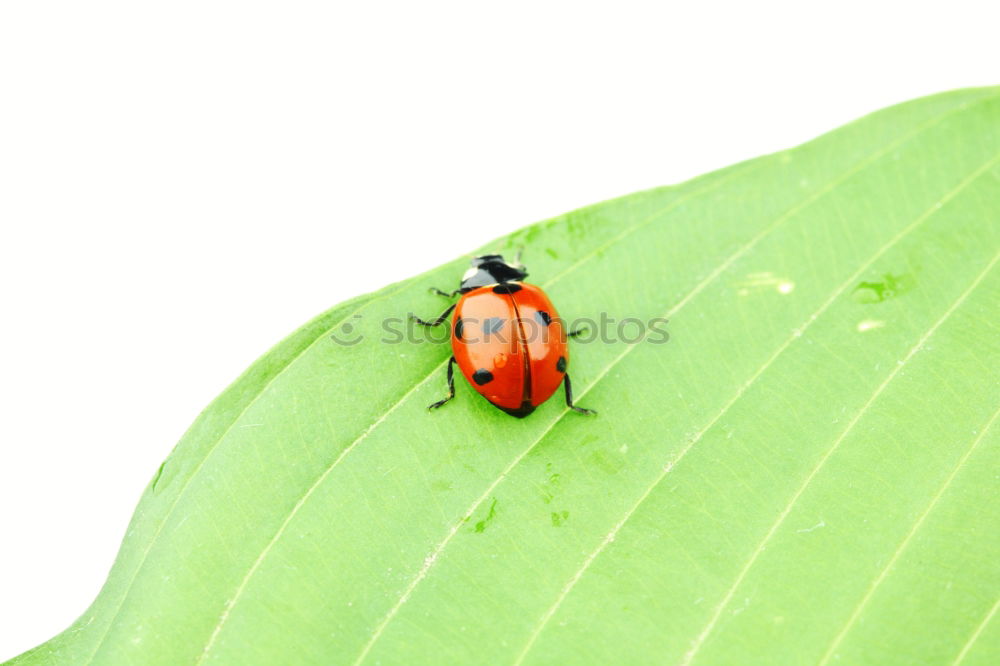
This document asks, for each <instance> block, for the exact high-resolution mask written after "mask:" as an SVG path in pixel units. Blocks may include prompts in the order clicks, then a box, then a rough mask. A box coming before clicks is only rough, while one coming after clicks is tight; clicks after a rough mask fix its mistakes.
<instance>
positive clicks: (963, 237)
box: [12, 89, 1000, 666]
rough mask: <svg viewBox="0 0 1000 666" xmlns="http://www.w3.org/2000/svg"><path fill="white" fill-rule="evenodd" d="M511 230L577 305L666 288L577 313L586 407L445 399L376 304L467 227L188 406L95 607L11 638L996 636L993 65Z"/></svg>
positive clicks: (897, 645) (89, 644) (799, 647)
mask: <svg viewBox="0 0 1000 666" xmlns="http://www.w3.org/2000/svg"><path fill="white" fill-rule="evenodd" d="M522 245H523V246H524V247H525V255H524V259H525V262H526V263H527V264H528V266H529V269H530V271H531V279H532V280H533V281H534V282H535V283H536V284H540V285H541V286H543V287H544V288H545V289H546V290H547V291H548V292H549V294H550V296H551V297H552V299H553V301H554V302H555V303H557V304H558V306H559V308H560V314H561V315H562V316H563V317H565V318H567V319H570V320H572V319H576V318H580V317H589V318H594V319H598V318H599V317H600V316H601V313H606V314H607V316H609V317H613V318H614V319H615V320H617V321H621V320H622V319H624V318H627V317H634V318H637V319H639V320H641V321H643V322H645V321H648V320H650V319H651V318H655V317H664V318H667V319H669V320H670V323H669V326H668V330H669V333H670V340H669V342H668V343H667V344H653V341H652V338H651V337H650V339H647V340H645V341H643V342H639V343H636V344H627V343H625V342H622V341H612V342H607V343H603V342H600V341H598V342H592V343H590V344H584V343H571V344H572V345H573V363H572V364H571V368H570V370H571V373H572V376H573V380H574V385H575V388H576V394H577V402H578V403H579V404H582V405H584V406H587V407H592V408H595V409H597V410H598V411H599V412H600V414H599V416H596V417H586V416H580V415H578V414H575V413H571V412H568V410H567V409H566V408H565V406H564V405H563V403H562V401H561V400H559V399H558V397H557V399H553V400H550V401H549V402H548V403H546V404H545V405H543V406H542V407H541V408H540V409H539V410H538V411H536V412H535V413H534V414H533V415H531V416H530V417H528V418H526V419H524V420H519V419H515V418H511V417H509V416H507V415H505V414H503V413H501V412H500V411H498V410H496V409H494V408H493V407H491V406H490V405H489V404H487V403H486V402H485V401H484V400H483V399H482V398H480V397H479V396H478V395H476V394H475V393H474V392H473V391H472V390H471V389H470V388H469V387H468V386H467V385H465V384H464V382H462V381H459V385H458V396H457V398H456V399H455V400H453V401H452V402H451V403H449V404H448V405H446V406H445V407H444V408H442V409H441V410H438V411H435V412H428V411H427V409H426V406H427V405H428V404H429V403H431V402H432V401H434V400H436V399H438V398H440V397H442V396H443V395H444V393H445V377H444V370H445V365H446V360H447V358H448V356H449V355H450V353H449V349H448V346H447V345H446V344H436V345H435V344H427V343H416V342H405V341H404V342H402V343H400V344H387V343H384V342H382V341H381V339H382V338H383V336H385V335H386V334H385V332H384V331H383V321H384V319H385V318H387V317H401V318H405V316H406V314H407V313H408V312H411V311H412V312H415V313H417V314H419V315H422V316H427V315H432V314H437V312H439V311H440V310H441V309H443V307H444V301H443V299H441V298H440V297H438V296H435V295H432V294H429V293H428V291H427V289H428V287H430V286H437V287H441V288H453V286H454V285H456V283H457V280H458V277H459V276H460V275H461V274H462V272H463V271H464V269H465V266H466V260H464V259H463V260H458V261H455V262H454V263H451V264H449V265H447V266H443V267H441V268H439V269H437V270H434V271H431V272H430V273H427V274H426V275H423V276H420V277H418V278H414V279H412V280H409V281H406V282H403V283H400V284H397V285H394V286H391V287H389V288H387V289H385V290H383V291H381V292H379V293H376V294H372V295H369V296H365V297H362V298H360V299H357V300H355V301H352V302H349V303H346V304H343V305H341V306H339V307H337V308H334V309H333V310H331V311H330V312H328V313H327V314H325V315H323V316H321V317H320V318H318V319H316V320H315V321H313V322H312V323H310V324H308V325H307V326H306V327H305V328H303V329H302V330H300V331H299V332H297V333H295V334H294V335H293V336H292V337H290V338H289V339H288V340H286V341H285V342H283V343H281V344H280V345H279V346H278V347H276V348H275V349H274V350H273V351H272V352H270V353H269V354H268V355H267V356H265V357H264V358H263V359H262V360H260V361H258V362H257V363H256V364H255V365H254V366H253V367H252V368H251V369H250V370H249V371H248V372H247V373H246V374H245V375H244V376H243V377H241V378H240V379H239V380H237V382H236V383H235V384H234V385H233V386H232V387H231V388H230V389H228V390H227V391H226V392H225V393H224V394H223V395H222V396H221V397H220V398H219V399H218V400H216V402H214V403H213V404H212V405H211V406H210V407H209V408H208V409H207V410H206V411H205V412H204V413H203V414H202V415H201V416H200V417H199V418H198V420H197V421H196V422H195V424H194V426H193V427H192V428H191V430H190V431H189V432H188V433H187V434H186V435H185V437H184V438H183V440H182V441H181V442H180V444H179V445H178V446H177V448H176V449H175V450H174V451H173V453H171V454H170V456H169V457H168V458H167V460H166V462H165V463H164V465H163V467H162V468H161V469H160V470H159V471H158V472H157V474H156V476H155V479H154V480H153V482H151V483H150V486H149V487H148V489H147V490H146V493H145V495H144V497H143V498H142V501H141V503H140V504H139V507H138V509H137V511H136V514H135V517H134V519H133V522H132V524H131V525H130V527H129V529H128V533H127V535H126V537H125V541H124V543H123V545H122V548H121V552H120V554H119V556H118V559H117V561H116V562H115V565H114V568H113V570H112V572H111V574H110V577H109V579H108V581H107V584H106V585H105V587H104V589H103V590H102V592H101V594H100V596H99V597H98V598H97V600H96V601H95V602H94V604H93V606H92V607H91V608H90V609H89V610H88V611H87V612H86V613H85V614H84V615H83V616H82V617H81V618H80V620H79V621H78V622H77V623H76V624H74V625H73V626H72V627H71V628H70V629H69V630H67V631H66V632H64V633H63V634H61V635H59V636H57V637H56V638H54V639H52V640H51V641H50V642H48V643H46V644H44V645H42V646H40V647H38V648H36V649H35V650H33V651H31V652H29V653H26V654H25V655H22V656H21V657H19V658H17V659H15V660H14V661H13V662H12V663H15V664H18V665H26V664H56V663H58V664H90V663H93V664H144V665H145V664H169V665H172V666H173V665H177V664H206V665H208V664H241V665H244V664H290V663H318V664H320V663H321V664H356V663H368V664H377V663H382V664H421V663H428V664H442V663H464V664H472V663H489V664H497V663H499V664H522V663H524V664H554V663H565V664H582V663H593V664H608V663H653V662H655V663H675V664H688V663H697V664H732V663H748V662H772V663H773V662H774V661H782V662H784V663H796V664H797V663H823V664H826V663H833V662H840V663H851V664H853V663H873V664H892V663H901V664H904V663H905V664H909V663H951V662H954V661H962V662H963V663H968V664H972V663H983V664H985V663H995V658H996V655H997V654H998V652H1000V619H998V618H997V617H996V615H997V608H998V605H1000V585H998V581H1000V512H998V511H997V492H998V480H997V469H998V468H1000V417H998V414H1000V412H998V406H1000V316H998V315H1000V308H998V304H1000V266H998V261H1000V89H978V90H966V91H959V92H955V93H949V94H945V95H939V96H935V97H931V98H927V99H923V100H918V101H916V102H912V103H908V104H904V105H901V106H897V107H894V108H891V109H888V110H885V111H882V112H879V113H876V114H874V115H871V116H869V117H866V118H864V119H862V120H859V121H857V122H854V123H852V124H850V125H847V126H846V127H843V128H841V129H839V130H837V131H835V132H833V133H831V134H828V135H826V136H823V137H821V138H819V139H817V140H815V141H813V142H811V143H809V144H806V145H804V146H801V147H799V148H796V149H794V150H791V151H787V152H783V153H779V154H776V155H771V156H767V157H763V158H760V159H757V160H753V161H750V162H747V163H744V164H740V165H737V166H735V167H732V168H730V169H727V170H724V171H721V172H718V173H715V174H711V175H709V176H706V177H703V178H700V179H697V180H695V181H692V182H689V183H686V184H684V185H681V186H679V187H670V188H662V189H657V190H652V191H648V192H641V193H638V194H634V195H631V196H628V197H624V198H621V199H617V200H614V201H610V202H607V203H604V204H600V205H597V206H593V207H590V208H586V209H583V210H580V211H576V212H573V213H570V214H568V215H565V216H562V217H559V218H557V219H554V220H550V221H548V222H544V223H541V224H538V225H534V226H531V227H528V228H526V229H524V230H521V231H519V232H517V233H514V234H513V235H511V236H509V237H507V238H504V239H502V240H500V241H498V242H497V243H495V244H493V245H491V246H490V247H488V248H485V249H502V250H507V251H510V250H511V249H512V248H515V247H518V246H522ZM346 324H350V328H351V330H350V331H346V330H345V325H346ZM612 328H613V327H612ZM629 330H631V329H629ZM359 334H360V335H362V336H363V341H362V342H360V343H358V344H355V345H353V346H348V345H340V344H337V343H336V342H335V341H334V339H333V337H334V336H341V337H342V338H347V337H350V336H352V335H359Z"/></svg>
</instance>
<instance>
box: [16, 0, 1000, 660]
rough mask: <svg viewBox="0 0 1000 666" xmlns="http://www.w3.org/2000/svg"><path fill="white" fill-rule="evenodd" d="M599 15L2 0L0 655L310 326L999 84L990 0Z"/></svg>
mask: <svg viewBox="0 0 1000 666" xmlns="http://www.w3.org/2000/svg"><path fill="white" fill-rule="evenodd" d="M602 4H603V6H593V7H591V6H587V5H585V4H583V3H581V2H570V3H547V2H531V3H524V4H523V5H521V4H519V3H512V2H509V1H508V2H502V3H501V2H497V3H490V4H489V5H487V4H485V3H476V2H469V1H466V2H456V3H429V2H408V3H343V5H342V6H338V5H337V4H335V3H329V2H317V3H305V2H248V1H246V0H244V1H242V2H208V1H206V0H199V1H197V2H183V1H177V0H174V1H172V2H158V3H149V2H138V1H136V0H131V1H129V2H101V1H99V0H92V1H90V2H78V1H74V2H43V1H41V0H30V1H28V0H24V1H22V0H5V1H4V2H3V3H0V294H2V297H3V302H2V309H0V317H2V323H3V325H2V326H0V350H2V365H0V367H2V371H0V409H2V412H0V660H3V659H5V658H8V657H12V656H14V655H15V654H16V653H19V652H21V651H22V650H25V649H27V648H30V647H32V646H34V645H36V644H38V643H40V642H41V641H43V640H45V639H47V638H49V637H51V636H52V635H54V634H55V633H57V632H58V631H60V630H62V629H63V628H65V627H66V626H68V625H69V624H70V623H71V622H72V621H73V620H74V619H75V618H76V617H77V616H78V615H79V614H80V613H82V612H83V610H84V609H85V608H86V606H87V605H88V604H89V603H90V601H91V600H92V599H93V597H94V596H95V595H96V594H97V592H98V590H99V588H100V586H101V584H102V582H103V580H104V578H105V576H106V574H107V571H108V569H109V567H110V565H111V562H112V560H113V558H114V556H115V553H116V552H117V549H118V545H119V543H120V540H121V537H122V535H123V534H124V531H125V527H126V524H127V522H128V520H129V517H130V516H131V513H132V510H133V509H134V506H135V503H136V501H137V500H138V498H139V495H140V493H141V492H142V489H143V488H144V487H145V485H146V483H147V482H148V481H149V479H150V477H151V476H152V474H153V472H154V471H155V470H156V468H157V466H158V465H159V463H160V461H161V460H162V459H163V458H164V457H165V456H166V454H167V453H168V452H169V450H170V449H171V447H172V446H173V444H174V443H175V442H176V440H177V439H178V438H179V437H180V435H181V434H182V432H183V431H184V430H185V429H186V428H187V426H188V425H189V424H190V422H191V421H192V420H193V419H194V417H195V416H196V415H197V413H198V412H199V411H200V410H201V409H202V408H203V407H205V406H206V405H207V404H208V402H209V401H210V400H211V399H212V398H213V397H214V396H215V395H216V394H218V393H219V392H220V391H221V390H222V389H223V388H224V387H225V386H226V385H227V384H228V383H229V382H230V381H231V380H233V379H234V378H235V377H236V376H237V375H238V374H239V373H240V372H241V371H242V370H243V369H244V368H245V367H246V366H248V365H249V364H250V363H251V362H252V361H253V360H254V359H255V358H256V357H257V356H259V355H260V354H261V353H263V352H264V351H266V350H267V349H268V348H269V347H270V346H271V345H272V344H273V343H275V342H277V341H278V340H279V339H281V338H282V337H284V336H285V335H287V334H288V333H290V332H291V331H292V330H294V329H295V328H297V327H298V326H299V325H300V324H302V323H304V322H305V321H306V320H307V319H309V318H310V317H312V316H313V315H315V314H318V313H319V312H321V311H323V310H325V309H326V308H328V307H329V306H331V305H333V304H335V303H337V302H338V301H341V300H343V299H346V298H348V297H351V296H354V295H357V294H359V293H362V292H366V291H372V290H376V289H378V288H380V287H382V286H383V285H385V284H388V283H389V282H391V281H395V280H399V279H402V278H405V277H408V276H410V275H413V274H415V273H418V272H422V271H424V270H426V269H428V268H431V267H433V266H436V265H438V264H440V263H443V262H445V261H447V260H449V259H452V258H454V257H456V256H460V255H462V254H464V253H465V252H467V251H469V250H470V249H472V248H474V247H476V246H478V245H480V244H481V243H484V242H486V241H488V240H490V239H491V238H493V237H495V236H498V235H501V234H503V233H506V232H509V231H513V230H515V229H517V228H518V227H521V226H523V225H525V224H528V223H531V222H534V221H537V220H540V219H543V218H546V217H549V216H552V215H555V214H558V213H561V212H565V211H567V210H570V209H573V208H576V207H579V206H582V205H585V204H588V203H593V202H596V201H600V200H602V199H607V198H610V197H613V196H617V195H621V194H625V193H628V192H630V191H633V190H637V189H642V188H647V187H651V186H655V185H662V184H668V183H674V182H678V181H682V180H685V179H687V178H690V177H693V176H696V175H698V174H700V173H702V172H705V171H709V170H712V169H715V168H718V167H722V166H725V165H727V164H730V163H732V162H735V161H739V160H743V159H746V158H750V157H753V156H756V155H758V154H761V153H767V152H773V151H775V150H779V149H782V148H787V147H790V146H792V145H795V144H797V143H800V142H802V141H805V140H808V139H810V138H812V137H814V136H815V135H818V134H820V133H823V132H825V131H827V130H830V129H833V128H834V127H836V126H838V125H841V124H843V123H844V122H847V121H849V120H852V119H854V118H855V117H857V116H859V115H862V114H865V113H867V112H869V111H873V110H876V109H878V108H880V107H883V106H887V105H889V104H893V103H896V102H900V101H904V100H906V99H909V98H913V97H917V96H921V95H925V94H930V93H934V92H940V91H943V90H947V89H951V88H957V87H964V86H975V85H989V84H995V83H998V82H1000V81H998V78H1000V69H998V67H997V65H998V64H1000V51H998V33H997V25H998V22H997V17H996V16H991V15H989V13H988V11H989V10H988V9H987V8H988V7H989V5H990V3H986V2H983V3H981V4H980V5H978V6H977V5H976V4H973V3H962V2H955V1H954V0H952V1H950V2H948V3H935V6H934V8H933V9H931V8H929V7H928V8H927V9H922V8H921V6H920V3H917V2H912V1H911V2H905V3H902V2H899V3H897V2H886V3H878V2H875V1H874V0H869V1H868V2H863V3H856V5H855V4H854V3H850V2H847V3H845V2H837V3H825V4H824V5H818V4H816V3H809V2H802V1H799V2H789V3H761V2H743V3H739V4H734V5H733V6H729V5H723V4H719V3H708V2H703V3H685V4H684V5H683V6H680V5H679V4H678V5H675V6H672V5H670V4H667V3H622V2H614V3H611V2H609V3H602ZM928 4H929V3H928ZM994 4H995V3H994ZM696 5H697V6H696ZM612 7H613V8H612ZM457 277H458V276H456V279H457Z"/></svg>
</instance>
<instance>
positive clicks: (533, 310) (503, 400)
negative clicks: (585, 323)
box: [411, 254, 595, 418]
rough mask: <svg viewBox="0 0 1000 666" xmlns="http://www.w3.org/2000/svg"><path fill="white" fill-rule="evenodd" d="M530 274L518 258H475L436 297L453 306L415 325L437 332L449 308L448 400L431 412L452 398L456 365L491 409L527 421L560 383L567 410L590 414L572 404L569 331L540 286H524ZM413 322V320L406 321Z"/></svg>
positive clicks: (494, 256)
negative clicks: (457, 282)
mask: <svg viewBox="0 0 1000 666" xmlns="http://www.w3.org/2000/svg"><path fill="white" fill-rule="evenodd" d="M527 276H528V273H527V272H526V271H525V270H524V266H522V265H521V264H520V262H519V261H517V260H515V262H514V263H513V264H508V263H507V262H506V261H504V258H503V257H502V256H500V255H498V254H486V255H483V256H480V257H475V258H473V260H472V268H470V269H469V270H468V271H467V272H466V273H465V275H464V276H462V282H461V285H460V286H459V288H458V289H456V290H455V291H452V292H444V291H441V290H440V289H432V290H431V291H434V292H435V293H437V294H440V295H442V296H446V297H448V298H454V297H455V296H456V295H458V294H461V296H460V298H459V299H458V302H457V303H455V304H453V305H451V306H450V307H449V308H448V309H447V310H445V311H444V312H442V313H441V315H440V316H439V317H437V318H435V319H432V320H431V321H423V320H422V319H418V318H417V317H413V319H414V320H415V321H416V322H417V323H418V324H421V325H423V326H438V325H440V324H441V323H443V322H444V321H445V320H446V319H447V318H448V315H449V314H451V312H452V310H454V311H455V315H454V317H452V322H451V349H452V357H451V359H450V360H449V361H448V397H446V398H444V399H443V400H439V401H437V402H435V403H434V404H432V405H430V407H429V408H430V409H435V408H437V407H440V406H441V405H443V404H445V403H446V402H448V401H449V400H451V399H452V398H454V397H455V377H454V365H455V364H456V363H457V364H458V368H459V370H461V371H462V374H463V375H464V376H465V378H466V380H468V382H469V384H470V385H471V386H472V387H473V388H474V389H475V390H476V391H477V392H478V393H479V394H480V395H482V396H483V397H484V398H486V399H487V400H489V401H490V402H491V403H492V404H493V405H494V406H496V407H497V408H499V409H502V410H503V411H505V412H507V413H508V414H511V415H512V416H516V417H518V418H524V417H525V416H527V415H528V414H530V413H531V412H533V411H534V410H535V408H536V407H538V406H539V405H540V404H542V403H543V402H545V401H546V400H547V399H548V398H549V397H550V396H551V395H552V394H553V393H555V392H556V390H557V389H558V388H559V385H560V384H562V385H563V387H564V389H565V392H566V406H567V407H569V408H570V409H572V410H574V411H576V412H580V413H581V414H593V413H595V412H594V411H593V410H590V409H584V408H582V407H577V406H576V405H574V404H573V389H572V386H571V384H570V380H569V375H568V374H566V367H567V365H568V364H569V348H568V347H567V345H566V338H567V336H569V337H573V336H574V335H576V334H577V333H580V332H581V331H574V332H572V333H568V334H567V332H566V330H565V326H564V323H563V321H562V319H560V318H559V315H558V314H557V313H556V310H555V307H553V305H552V302H551V301H549V298H548V296H546V295H545V292H544V291H542V290H541V289H540V288H539V287H536V286H535V285H531V284H525V283H524V278H526V277H527ZM411 317H412V315H411Z"/></svg>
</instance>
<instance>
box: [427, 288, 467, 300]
mask: <svg viewBox="0 0 1000 666" xmlns="http://www.w3.org/2000/svg"><path fill="white" fill-rule="evenodd" d="M460 291H461V289H456V290H455V291H441V290H440V289H438V288H437V287H431V288H430V292H431V293H432V294H437V295H438V296H444V297H445V298H455V296H456V295H457V294H458V292H460Z"/></svg>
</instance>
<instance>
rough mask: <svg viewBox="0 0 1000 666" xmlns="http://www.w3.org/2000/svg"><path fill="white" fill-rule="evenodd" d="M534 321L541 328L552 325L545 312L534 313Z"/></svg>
mask: <svg viewBox="0 0 1000 666" xmlns="http://www.w3.org/2000/svg"><path fill="white" fill-rule="evenodd" d="M535 319H537V320H538V321H539V323H541V325H542V326H548V325H549V324H551V323H552V317H550V316H549V313H548V312H546V311H545V310H537V311H536V312H535Z"/></svg>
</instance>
